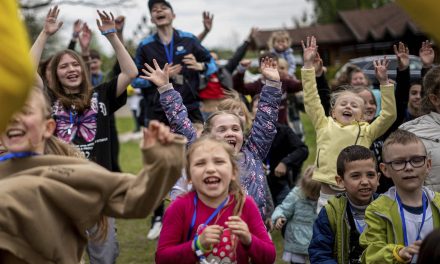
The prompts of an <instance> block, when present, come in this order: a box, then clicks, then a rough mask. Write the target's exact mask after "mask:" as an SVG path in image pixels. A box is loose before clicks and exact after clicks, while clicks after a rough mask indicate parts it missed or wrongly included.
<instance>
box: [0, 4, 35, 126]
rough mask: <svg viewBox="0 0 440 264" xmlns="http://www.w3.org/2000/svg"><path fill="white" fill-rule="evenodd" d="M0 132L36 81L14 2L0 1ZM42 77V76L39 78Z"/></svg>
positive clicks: (27, 45) (25, 35) (24, 32)
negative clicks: (0, 111) (0, 77)
mask: <svg viewBox="0 0 440 264" xmlns="http://www.w3.org/2000/svg"><path fill="white" fill-rule="evenodd" d="M0 9H1V10H2V15H1V16H0V32H1V34H0V43H2V44H1V47H0V57H1V58H2V59H1V62H0V76H2V81H1V84H0V105H2V106H3V107H2V114H1V115H0V132H2V131H3V129H4V127H5V126H6V124H7V122H8V121H9V118H10V116H11V115H12V114H13V113H14V112H15V111H17V110H19V109H20V108H21V106H22V104H23V103H24V101H25V100H26V98H27V94H28V92H29V90H30V88H31V87H32V84H33V83H34V80H35V69H34V67H35V65H37V64H35V63H34V64H32V62H31V57H29V42H28V36H27V34H26V29H25V27H24V24H23V23H22V21H21V19H20V18H19V16H18V7H17V3H16V1H12V0H6V1H1V2H0ZM40 80H41V78H40Z"/></svg>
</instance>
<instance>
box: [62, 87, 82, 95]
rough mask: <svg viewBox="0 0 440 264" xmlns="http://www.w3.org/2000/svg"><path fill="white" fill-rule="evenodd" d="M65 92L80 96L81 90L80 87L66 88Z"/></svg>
mask: <svg viewBox="0 0 440 264" xmlns="http://www.w3.org/2000/svg"><path fill="white" fill-rule="evenodd" d="M64 92H65V93H66V94H67V95H69V94H79V92H80V90H79V87H78V88H64Z"/></svg>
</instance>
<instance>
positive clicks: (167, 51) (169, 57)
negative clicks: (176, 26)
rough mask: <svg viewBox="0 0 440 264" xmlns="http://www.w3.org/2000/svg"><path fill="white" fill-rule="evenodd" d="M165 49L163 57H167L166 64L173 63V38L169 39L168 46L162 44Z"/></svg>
mask: <svg viewBox="0 0 440 264" xmlns="http://www.w3.org/2000/svg"><path fill="white" fill-rule="evenodd" d="M163 47H164V48H165V55H166V56H167V61H168V64H171V63H173V55H174V36H172V37H171V41H170V44H169V45H167V44H163Z"/></svg>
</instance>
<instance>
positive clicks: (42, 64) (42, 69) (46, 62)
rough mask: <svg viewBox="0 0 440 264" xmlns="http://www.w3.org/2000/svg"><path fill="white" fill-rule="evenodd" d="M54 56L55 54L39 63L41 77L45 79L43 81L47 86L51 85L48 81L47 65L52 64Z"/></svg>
mask: <svg viewBox="0 0 440 264" xmlns="http://www.w3.org/2000/svg"><path fill="white" fill-rule="evenodd" d="M52 58H53V56H50V57H49V58H47V59H45V60H42V61H40V64H39V65H38V73H39V74H40V76H41V79H43V82H44V84H45V85H46V86H47V87H49V83H48V82H49V80H47V79H46V70H47V67H49V66H50V62H51V61H52ZM49 70H50V68H49ZM51 74H52V73H51ZM49 88H50V87H49Z"/></svg>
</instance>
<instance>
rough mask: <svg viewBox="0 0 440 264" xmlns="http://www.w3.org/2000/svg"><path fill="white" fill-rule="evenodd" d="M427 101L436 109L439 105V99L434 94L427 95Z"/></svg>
mask: <svg viewBox="0 0 440 264" xmlns="http://www.w3.org/2000/svg"><path fill="white" fill-rule="evenodd" d="M428 98H429V101H431V104H433V105H434V106H435V107H436V108H437V107H438V106H439V105H440V98H438V96H437V95H435V94H429V95H428Z"/></svg>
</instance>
